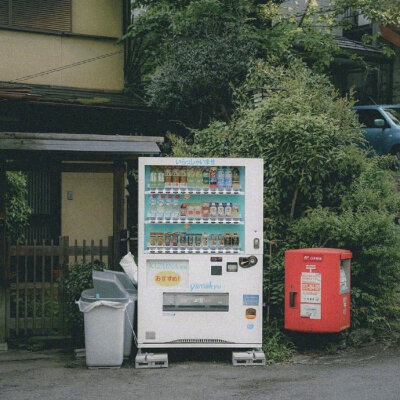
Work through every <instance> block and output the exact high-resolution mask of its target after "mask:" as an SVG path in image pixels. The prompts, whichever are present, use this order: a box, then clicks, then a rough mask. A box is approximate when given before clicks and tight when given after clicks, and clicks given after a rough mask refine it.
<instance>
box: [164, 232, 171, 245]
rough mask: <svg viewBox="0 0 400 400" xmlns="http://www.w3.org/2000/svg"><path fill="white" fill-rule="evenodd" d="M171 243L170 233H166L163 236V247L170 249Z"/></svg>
mask: <svg viewBox="0 0 400 400" xmlns="http://www.w3.org/2000/svg"><path fill="white" fill-rule="evenodd" d="M171 241H172V232H167V233H166V234H165V235H164V243H165V247H171Z"/></svg>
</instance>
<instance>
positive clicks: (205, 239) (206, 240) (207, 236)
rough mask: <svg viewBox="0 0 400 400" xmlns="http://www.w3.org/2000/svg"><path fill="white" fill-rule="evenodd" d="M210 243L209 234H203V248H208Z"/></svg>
mask: <svg viewBox="0 0 400 400" xmlns="http://www.w3.org/2000/svg"><path fill="white" fill-rule="evenodd" d="M208 242H209V235H208V233H203V238H202V241H201V247H208Z"/></svg>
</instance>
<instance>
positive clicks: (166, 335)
mask: <svg viewBox="0 0 400 400" xmlns="http://www.w3.org/2000/svg"><path fill="white" fill-rule="evenodd" d="M138 246H139V252H138V338H137V339H138V348H139V352H140V350H141V349H145V348H169V347H229V348H247V349H259V348H261V345H262V305H263V300H262V287H263V161H262V160H261V159H240V158H236V159H235V158H232V159H222V158H140V159H139V237H138Z"/></svg>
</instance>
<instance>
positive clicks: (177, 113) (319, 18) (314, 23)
mask: <svg viewBox="0 0 400 400" xmlns="http://www.w3.org/2000/svg"><path fill="white" fill-rule="evenodd" d="M281 3H282V1H280V0H276V1H273V0H270V1H256V0H236V1H234V0H179V1H172V0H161V1H153V0H137V1H133V5H134V7H145V9H144V10H142V12H140V13H139V15H138V16H136V17H135V18H134V20H133V23H132V25H131V26H130V27H129V30H128V32H127V34H126V35H125V37H124V38H125V39H126V40H128V41H129V43H130V47H131V56H130V62H128V64H127V85H126V87H127V90H128V91H130V92H131V93H134V94H136V95H139V96H142V98H143V99H144V100H145V101H146V102H147V103H148V104H149V105H150V106H152V107H153V108H155V109H157V110H159V111H161V112H162V113H164V115H165V116H166V117H167V118H168V119H172V120H179V121H182V122H183V123H184V124H185V125H188V126H189V127H194V128H199V127H205V126H207V124H208V123H209V122H210V121H212V120H213V119H221V120H224V121H226V122H228V121H229V119H230V117H231V114H232V112H233V110H234V107H233V105H232V94H233V88H235V87H236V86H238V85H239V84H240V83H241V82H242V81H243V79H244V77H245V74H246V69H247V65H248V64H249V63H250V61H251V60H252V59H255V58H260V59H263V60H265V59H266V58H267V57H269V56H270V55H272V54H273V55H274V56H275V57H277V58H279V60H280V62H281V63H282V64H285V63H288V62H289V61H290V60H291V59H292V58H302V59H303V60H304V61H306V62H307V63H308V65H309V66H311V67H312V68H313V69H314V70H317V71H320V72H321V71H325V70H326V69H327V68H328V67H329V65H330V63H331V62H332V60H333V59H334V57H335V56H336V55H338V54H340V53H341V52H342V50H341V49H339V47H338V46H337V44H336V43H335V41H334V40H333V36H332V30H333V29H334V28H335V27H338V26H344V27H346V25H347V22H346V20H345V19H343V18H340V16H341V15H343V13H344V12H345V10H347V9H348V8H349V7H352V8H353V9H356V10H359V11H360V13H363V14H364V15H365V16H366V17H369V18H371V19H373V20H375V21H377V22H379V23H381V24H395V23H400V15H399V11H398V2H397V0H384V1H382V2H377V1H372V0H335V1H332V2H331V3H330V4H329V6H328V7H324V8H322V7H321V6H319V4H318V2H317V1H315V0H307V1H305V4H306V7H305V8H304V9H303V10H302V11H301V12H300V13H296V12H294V10H290V9H288V8H285V7H284V5H282V4H281Z"/></svg>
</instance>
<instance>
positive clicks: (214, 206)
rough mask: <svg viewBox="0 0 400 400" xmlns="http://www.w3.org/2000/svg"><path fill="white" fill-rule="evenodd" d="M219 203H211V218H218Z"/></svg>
mask: <svg viewBox="0 0 400 400" xmlns="http://www.w3.org/2000/svg"><path fill="white" fill-rule="evenodd" d="M217 207H218V203H211V205H210V218H217V215H218V209H217Z"/></svg>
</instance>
